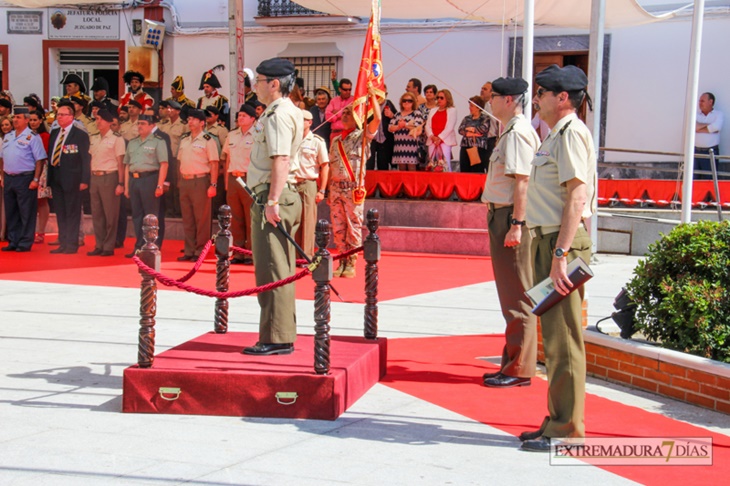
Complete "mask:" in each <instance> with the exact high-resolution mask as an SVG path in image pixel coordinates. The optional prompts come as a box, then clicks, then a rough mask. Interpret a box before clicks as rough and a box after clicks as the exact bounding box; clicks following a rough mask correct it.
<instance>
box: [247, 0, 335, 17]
mask: <svg viewBox="0 0 730 486" xmlns="http://www.w3.org/2000/svg"><path fill="white" fill-rule="evenodd" d="M299 15H324V14H323V13H321V12H315V11H314V10H309V9H308V8H304V7H302V6H301V5H298V4H296V3H294V2H290V1H289V0H259V17H294V16H299Z"/></svg>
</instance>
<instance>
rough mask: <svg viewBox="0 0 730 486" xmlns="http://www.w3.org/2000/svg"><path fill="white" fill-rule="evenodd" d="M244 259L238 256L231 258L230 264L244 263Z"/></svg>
mask: <svg viewBox="0 0 730 486" xmlns="http://www.w3.org/2000/svg"><path fill="white" fill-rule="evenodd" d="M245 264H246V261H245V260H241V259H239V258H231V265H245Z"/></svg>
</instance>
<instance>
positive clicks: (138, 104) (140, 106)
mask: <svg viewBox="0 0 730 486" xmlns="http://www.w3.org/2000/svg"><path fill="white" fill-rule="evenodd" d="M127 105H129V106H136V107H137V108H139V109H140V110H141V109H142V103H140V102H139V101H137V100H131V101H130V102H129V103H127Z"/></svg>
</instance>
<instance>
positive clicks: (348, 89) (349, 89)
mask: <svg viewBox="0 0 730 486" xmlns="http://www.w3.org/2000/svg"><path fill="white" fill-rule="evenodd" d="M340 91H352V88H340Z"/></svg>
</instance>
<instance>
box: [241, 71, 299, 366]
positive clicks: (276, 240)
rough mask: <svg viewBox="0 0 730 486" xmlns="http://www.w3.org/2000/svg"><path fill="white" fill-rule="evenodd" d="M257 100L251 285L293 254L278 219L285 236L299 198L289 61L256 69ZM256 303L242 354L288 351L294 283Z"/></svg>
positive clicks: (280, 269) (290, 263)
mask: <svg viewBox="0 0 730 486" xmlns="http://www.w3.org/2000/svg"><path fill="white" fill-rule="evenodd" d="M256 72H257V73H258V75H257V76H256V87H257V93H258V96H259V98H260V99H261V100H262V102H264V103H266V104H267V105H268V106H267V108H266V111H265V112H264V114H263V115H262V116H261V119H259V121H258V122H257V123H256V125H255V127H254V133H255V134H254V145H253V150H252V151H251V164H250V165H249V167H248V185H249V186H250V187H251V188H252V190H253V192H254V194H255V195H256V198H257V200H258V202H259V203H262V204H264V209H263V210H262V209H261V207H260V206H259V205H257V204H255V205H253V206H252V207H251V232H252V237H253V240H252V249H253V259H254V265H255V273H256V285H264V284H267V283H271V282H276V281H279V280H281V279H284V278H287V277H290V276H291V275H293V274H294V270H295V260H296V253H295V250H294V245H292V244H291V243H290V242H289V241H288V240H287V239H286V237H285V236H284V235H283V234H282V232H281V231H280V230H279V229H278V228H277V227H276V225H277V224H278V223H281V226H282V227H283V229H284V230H285V231H287V232H288V233H289V234H290V235H292V234H295V233H296V232H297V228H299V221H300V218H301V215H302V200H301V198H300V197H299V194H297V192H296V190H295V189H294V183H295V182H296V179H295V177H294V174H295V172H296V170H297V168H298V167H299V161H298V160H299V159H298V154H299V145H300V144H301V143H302V135H303V130H304V119H303V117H302V110H300V109H299V108H297V107H296V106H294V103H292V102H291V100H290V99H289V98H288V96H289V93H290V91H291V89H292V87H293V86H294V65H293V64H292V63H291V62H290V61H287V60H285V59H279V58H275V59H269V60H266V61H264V62H262V63H261V64H259V66H258V68H256ZM258 300H259V304H260V305H261V317H260V320H259V341H258V342H257V343H256V344H255V345H254V346H249V347H246V348H244V350H243V353H244V354H253V355H259V356H263V355H271V354H290V353H291V352H293V351H294V341H295V340H296V338H297V321H296V302H295V293H294V285H293V284H289V285H285V286H283V287H279V288H277V289H275V290H271V291H268V292H262V293H260V294H258Z"/></svg>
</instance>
